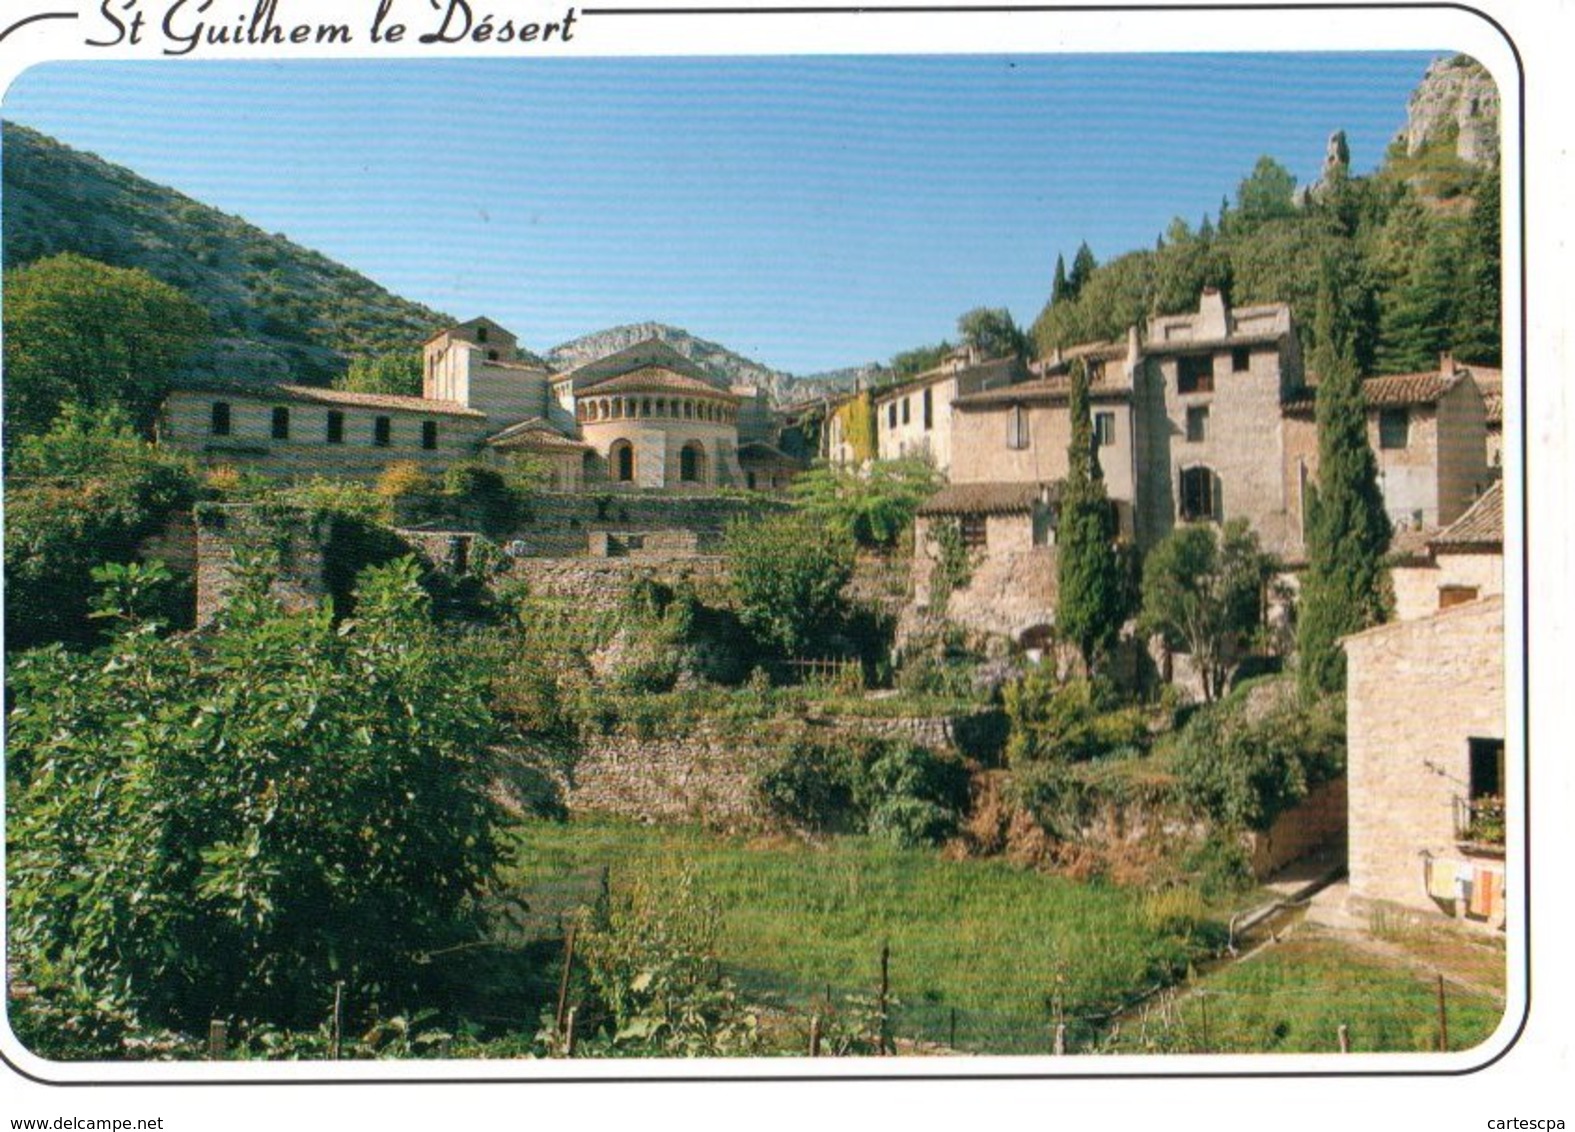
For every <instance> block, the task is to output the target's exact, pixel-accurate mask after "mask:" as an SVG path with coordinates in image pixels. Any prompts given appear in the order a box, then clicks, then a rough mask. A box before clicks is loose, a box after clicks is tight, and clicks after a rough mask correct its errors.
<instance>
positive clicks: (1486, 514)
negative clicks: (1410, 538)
mask: <svg viewBox="0 0 1575 1132" xmlns="http://www.w3.org/2000/svg"><path fill="white" fill-rule="evenodd" d="M1503 531H1504V488H1503V485H1502V484H1501V483H1495V484H1494V485H1493V486H1492V487H1490V488H1488V490H1487V491H1486V492H1484V493H1483V495H1482V498H1481V499H1478V500H1477V501H1476V503H1474V504H1472V506H1471V509H1470V510H1468V511H1467V512H1466V513H1465V514H1464V515H1462V516H1461V517H1460V518H1459V519H1457V520H1455V522H1454V523H1452V524H1450V526H1449V527H1448V528H1447V529H1446V530H1443V531H1440V532H1438V533H1436V534H1434V535H1433V536H1432V537H1430V538H1428V539H1427V540H1426V541H1425V542H1424V543H1423V544H1422V546H1421V547H1420V548H1418V549H1415V550H1412V551H1410V552H1408V553H1403V554H1401V555H1399V556H1397V558H1396V560H1395V561H1394V563H1393V565H1392V566H1391V568H1390V571H1389V577H1390V579H1391V581H1392V582H1393V584H1394V593H1395V620H1397V621H1414V620H1416V619H1418V618H1421V617H1427V616H1430V615H1431V614H1434V613H1438V612H1440V611H1442V610H1445V609H1450V608H1453V607H1454V606H1457V605H1463V604H1465V603H1466V602H1469V601H1476V600H1477V599H1478V598H1483V597H1490V596H1492V595H1494V594H1502V593H1503V592H1504V536H1503Z"/></svg>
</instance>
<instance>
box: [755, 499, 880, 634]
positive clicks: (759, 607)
mask: <svg viewBox="0 0 1575 1132" xmlns="http://www.w3.org/2000/svg"><path fill="white" fill-rule="evenodd" d="M726 553H727V557H728V565H729V568H730V574H731V577H732V583H733V589H734V593H735V594H736V596H737V600H738V615H739V618H740V620H741V621H742V622H743V623H744V626H745V627H746V628H748V629H749V631H750V632H751V633H752V634H753V635H754V637H755V638H756V640H758V641H759V642H760V643H761V644H763V645H765V646H766V647H768V648H772V649H778V650H780V651H782V652H783V653H785V654H787V655H789V656H803V655H806V654H808V653H810V652H812V651H814V650H815V649H817V648H822V647H824V646H825V645H826V644H827V643H828V640H829V638H830V637H831V636H832V635H833V634H834V633H835V632H836V630H837V629H838V628H839V627H840V625H841V624H842V622H843V621H844V620H845V618H846V616H847V612H848V608H847V604H846V602H845V600H844V598H843V596H842V589H843V587H844V586H845V585H847V583H848V580H849V579H850V578H851V577H852V576H853V558H854V550H853V540H852V539H851V538H850V537H849V536H848V535H847V534H846V532H844V531H840V530H838V529H836V528H834V527H830V526H827V525H826V524H824V523H821V522H818V521H816V520H815V519H814V518H813V517H811V516H809V515H805V514H788V515H779V516H772V517H769V518H766V519H762V520H759V521H757V522H736V523H733V524H732V525H730V526H729V527H728V529H727V536H726Z"/></svg>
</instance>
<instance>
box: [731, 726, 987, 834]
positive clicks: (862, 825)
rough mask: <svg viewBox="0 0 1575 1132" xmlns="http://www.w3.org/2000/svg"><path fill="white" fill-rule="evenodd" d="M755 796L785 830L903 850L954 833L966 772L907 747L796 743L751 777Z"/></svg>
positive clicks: (876, 742)
mask: <svg viewBox="0 0 1575 1132" xmlns="http://www.w3.org/2000/svg"><path fill="white" fill-rule="evenodd" d="M755 793H756V796H757V797H758V798H759V799H760V801H761V803H762V804H763V805H764V806H765V807H766V809H767V811H768V812H769V813H771V814H772V815H774V816H775V817H777V818H779V819H781V820H783V821H786V822H789V823H791V824H794V825H798V826H802V827H804V828H807V829H811V830H816V831H821V832H826V831H856V832H866V833H870V834H873V835H875V836H878V837H880V838H882V839H883V840H886V841H889V842H891V843H892V844H894V845H897V846H899V847H907V846H913V845H919V844H933V843H935V842H937V841H940V840H942V839H944V838H946V837H948V836H950V835H951V833H952V832H953V831H954V830H955V829H956V828H957V822H958V819H959V818H960V816H961V815H962V813H963V811H964V810H966V809H967V806H968V770H967V768H966V767H965V766H964V765H963V764H962V763H961V762H958V761H957V760H956V759H951V758H945V757H942V756H939V755H936V754H935V753H934V752H932V751H930V750H929V749H928V748H925V747H920V746H917V745H915V744H912V743H902V742H897V741H893V740H884V739H865V740H855V741H851V742H850V741H846V740H845V741H842V742H840V743H837V744H835V745H831V744H823V743H817V742H812V741H809V740H804V739H800V740H797V741H795V742H793V743H792V744H791V745H790V746H789V747H788V748H787V750H786V751H785V752H784V753H783V755H782V756H781V757H780V758H779V759H778V760H777V761H776V762H775V763H773V764H772V765H770V766H769V767H767V768H765V769H764V770H763V771H761V772H760V773H759V774H758V775H757V776H756V779H755Z"/></svg>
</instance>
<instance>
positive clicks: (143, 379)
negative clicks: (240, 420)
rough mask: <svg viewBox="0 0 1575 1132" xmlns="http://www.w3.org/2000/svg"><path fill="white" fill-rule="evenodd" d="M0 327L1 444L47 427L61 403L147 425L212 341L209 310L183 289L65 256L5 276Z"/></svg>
mask: <svg viewBox="0 0 1575 1132" xmlns="http://www.w3.org/2000/svg"><path fill="white" fill-rule="evenodd" d="M4 325H5V387H6V388H5V393H6V396H5V432H6V439H7V442H8V443H15V442H16V441H17V440H18V439H19V438H20V437H21V436H24V435H27V434H31V433H39V432H43V431H44V430H46V429H47V428H48V427H49V425H50V423H51V422H52V421H53V420H54V419H55V416H56V414H58V413H59V411H60V407H61V406H62V405H64V404H65V403H67V402H74V403H75V404H77V405H80V406H81V407H83V408H85V409H91V410H101V409H104V408H107V407H108V406H110V405H120V406H122V407H124V408H125V409H126V410H127V412H129V413H130V415H131V418H132V420H133V422H134V423H135V424H136V425H137V427H138V428H142V429H145V428H147V427H148V425H149V424H150V423H151V422H152V419H153V414H154V412H155V411H156V410H157V408H158V405H159V402H160V401H161V400H162V399H163V397H164V394H165V393H166V392H167V391H168V389H169V384H170V381H171V379H172V378H173V377H174V376H175V374H176V372H177V370H178V369H179V368H180V366H181V365H182V364H183V363H184V362H185V361H186V360H187V359H188V358H190V356H191V355H192V353H193V352H194V351H196V349H197V348H198V347H199V346H201V345H202V344H203V343H204V342H206V341H207V339H208V336H209V327H208V316H207V313H206V312H205V311H204V310H203V308H202V307H201V306H199V305H198V304H197V303H196V302H195V301H194V300H192V299H190V298H188V297H187V296H186V295H184V294H182V293H181V292H180V291H177V290H175V288H173V287H170V286H168V285H166V284H164V283H160V282H159V281H158V280H157V279H154V278H153V276H151V275H149V274H148V273H147V272H145V271H141V270H136V269H124V268H118V267H108V266H106V265H104V264H102V263H98V262H97V261H95V260H91V259H87V258H85V257H83V256H79V255H75V254H72V253H69V252H67V253H64V254H61V255H57V256H51V257H50V258H48V259H43V260H39V261H38V262H36V263H32V264H29V265H28V266H27V267H22V268H18V269H16V270H14V271H8V272H6V274H5V314H4Z"/></svg>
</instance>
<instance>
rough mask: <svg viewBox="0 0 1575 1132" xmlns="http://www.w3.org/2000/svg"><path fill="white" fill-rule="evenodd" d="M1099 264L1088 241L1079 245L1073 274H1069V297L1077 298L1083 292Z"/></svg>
mask: <svg viewBox="0 0 1575 1132" xmlns="http://www.w3.org/2000/svg"><path fill="white" fill-rule="evenodd" d="M1098 266H1099V261H1098V260H1096V259H1095V258H1094V253H1093V251H1092V250H1091V249H1090V248H1089V246H1088V241H1086V240H1085V241H1083V242H1082V243H1081V244H1078V245H1077V254H1076V255H1075V256H1073V257H1072V274H1071V275H1069V276H1067V280H1066V282H1067V286H1068V287H1069V288H1070V293H1069V294H1068V295H1067V298H1069V299H1075V298H1077V297H1078V296H1079V295H1081V294H1082V293H1083V288H1084V287H1085V286H1087V285H1088V281H1089V279H1090V278H1091V277H1092V276H1093V274H1094V269H1095V268H1096V267H1098Z"/></svg>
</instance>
